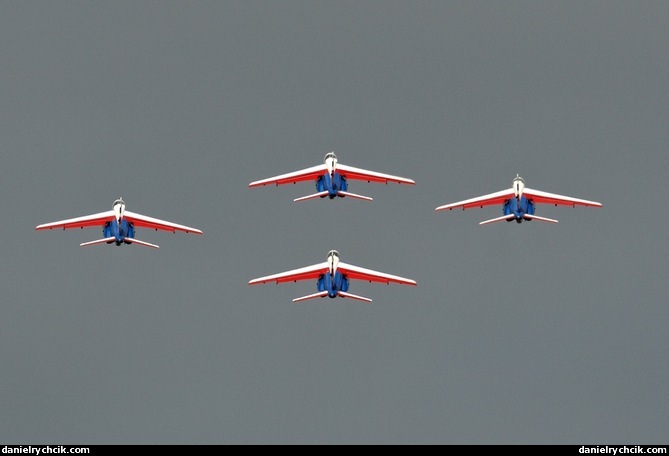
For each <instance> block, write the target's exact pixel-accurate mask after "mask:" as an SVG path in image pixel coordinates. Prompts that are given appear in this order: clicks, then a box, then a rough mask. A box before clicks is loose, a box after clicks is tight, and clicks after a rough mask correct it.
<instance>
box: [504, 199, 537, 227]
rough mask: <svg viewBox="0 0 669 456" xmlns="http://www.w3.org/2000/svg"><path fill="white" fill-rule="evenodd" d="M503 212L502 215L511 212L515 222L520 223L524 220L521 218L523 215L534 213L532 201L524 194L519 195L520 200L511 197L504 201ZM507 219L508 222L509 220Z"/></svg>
mask: <svg viewBox="0 0 669 456" xmlns="http://www.w3.org/2000/svg"><path fill="white" fill-rule="evenodd" d="M503 212H504V215H511V214H513V215H514V216H515V220H516V222H518V223H521V222H522V221H523V220H525V219H523V215H525V214H529V215H534V203H532V201H530V200H528V199H527V198H525V197H524V196H521V198H520V202H519V201H518V199H517V198H511V199H508V200H506V201H505V202H504V209H503ZM508 221H509V222H510V221H511V220H508ZM529 221H530V220H528V222H529Z"/></svg>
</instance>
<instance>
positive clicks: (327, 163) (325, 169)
mask: <svg viewBox="0 0 669 456" xmlns="http://www.w3.org/2000/svg"><path fill="white" fill-rule="evenodd" d="M310 180H314V181H315V182H316V190H318V192H317V193H314V194H313V195H307V196H303V197H300V198H295V199H294V200H293V201H304V200H308V199H312V198H319V197H320V198H325V197H326V196H327V197H329V198H330V199H334V198H336V197H342V198H343V197H345V196H348V197H351V198H358V199H362V200H366V201H372V198H370V197H368V196H363V195H356V194H355V193H351V192H349V191H348V181H349V180H362V181H367V182H378V183H384V184H387V183H388V182H395V183H398V184H412V185H415V184H416V182H414V181H413V180H412V179H407V178H404V177H399V176H392V175H390V174H383V173H378V172H376V171H367V170H365V169H360V168H354V167H353V166H347V165H344V164H342V163H339V162H338V161H337V156H336V155H335V153H334V152H329V153H327V154H326V155H325V160H324V163H323V164H322V165H317V166H312V167H311V168H306V169H302V170H299V171H294V172H292V173H287V174H281V175H279V176H274V177H269V178H267V179H262V180H259V181H255V182H251V183H250V184H249V187H259V186H265V185H272V184H273V185H277V186H278V185H282V184H291V183H292V184H294V183H297V182H302V181H310Z"/></svg>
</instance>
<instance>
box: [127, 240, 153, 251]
mask: <svg viewBox="0 0 669 456" xmlns="http://www.w3.org/2000/svg"><path fill="white" fill-rule="evenodd" d="M124 241H125V243H126V244H139V245H143V246H145V247H152V248H154V249H159V248H160V247H158V246H157V245H156V244H151V243H150V242H146V241H140V240H139V239H135V238H125V239H124Z"/></svg>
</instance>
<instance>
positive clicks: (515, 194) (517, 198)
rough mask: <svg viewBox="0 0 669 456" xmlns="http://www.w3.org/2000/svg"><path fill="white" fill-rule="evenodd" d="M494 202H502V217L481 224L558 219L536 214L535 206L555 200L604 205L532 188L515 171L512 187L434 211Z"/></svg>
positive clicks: (468, 207)
mask: <svg viewBox="0 0 669 456" xmlns="http://www.w3.org/2000/svg"><path fill="white" fill-rule="evenodd" d="M491 204H503V213H504V215H503V216H501V217H496V218H493V219H490V220H485V221H483V222H480V223H479V225H487V224H489V223H494V222H502V221H504V220H506V221H507V222H510V221H512V220H515V221H516V222H518V223H522V222H523V220H526V221H528V222H529V221H530V220H539V221H542V222H550V223H557V222H558V221H557V220H555V219H550V218H546V217H539V216H538V215H535V214H534V210H535V206H536V205H537V204H554V205H555V206H558V205H561V206H572V207H576V206H593V207H602V203H599V202H597V201H588V200H584V199H579V198H572V197H571V196H563V195H557V194H555V193H548V192H543V191H540V190H533V189H531V188H527V187H525V181H524V180H523V178H522V177H520V175H518V174H516V177H515V179H513V185H512V187H511V188H510V189H507V190H502V191H499V192H495V193H490V194H488V195H483V196H479V197H476V198H471V199H467V200H463V201H458V202H457V203H451V204H445V205H443V206H439V207H437V208H436V209H435V211H442V210H445V209H448V210H453V209H454V208H459V207H461V208H462V209H463V210H465V209H470V208H473V207H483V206H489V205H491Z"/></svg>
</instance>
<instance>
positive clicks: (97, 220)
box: [35, 211, 114, 230]
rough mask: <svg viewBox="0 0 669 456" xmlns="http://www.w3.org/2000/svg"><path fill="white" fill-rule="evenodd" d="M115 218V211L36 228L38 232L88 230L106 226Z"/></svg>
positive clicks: (46, 224)
mask: <svg viewBox="0 0 669 456" xmlns="http://www.w3.org/2000/svg"><path fill="white" fill-rule="evenodd" d="M113 218H114V211H105V212H99V213H97V214H91V215H84V216H82V217H75V218H71V219H67V220H60V221H58V222H51V223H44V224H42V225H38V226H37V227H35V229H36V230H52V229H54V228H62V229H64V230H66V229H72V228H87V227H91V226H104V224H105V223H107V222H109V221H110V220H112V219H113Z"/></svg>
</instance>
